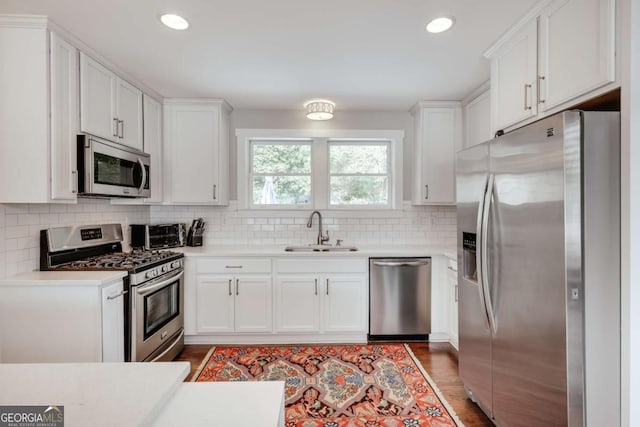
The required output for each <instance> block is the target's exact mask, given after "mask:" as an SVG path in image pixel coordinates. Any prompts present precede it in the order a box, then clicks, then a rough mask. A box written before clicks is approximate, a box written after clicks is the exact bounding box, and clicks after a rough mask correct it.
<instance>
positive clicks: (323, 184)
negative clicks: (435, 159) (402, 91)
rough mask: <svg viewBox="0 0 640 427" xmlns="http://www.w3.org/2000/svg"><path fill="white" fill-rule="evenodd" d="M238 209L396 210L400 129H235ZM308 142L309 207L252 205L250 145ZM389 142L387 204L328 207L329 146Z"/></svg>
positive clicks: (399, 190)
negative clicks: (388, 191) (309, 154)
mask: <svg viewBox="0 0 640 427" xmlns="http://www.w3.org/2000/svg"><path fill="white" fill-rule="evenodd" d="M236 138H237V153H238V157H237V189H238V191H237V206H238V210H251V211H256V210H265V211H278V210H279V211H282V212H290V211H292V210H309V209H323V210H332V211H349V210H358V211H363V210H367V211H372V212H374V211H375V212H384V211H387V212H388V211H397V210H401V209H402V208H403V206H402V196H403V194H402V192H403V188H402V182H403V167H402V166H403V140H404V131H403V130H354V129H348V130H339V129H337V130H330V129H236ZM305 140H306V141H311V203H310V204H309V205H254V204H253V198H252V192H251V187H250V183H251V181H250V180H251V177H250V176H249V175H250V173H249V172H250V170H251V167H252V166H251V164H250V163H249V162H250V161H251V142H252V141H254V142H270V141H271V142H279V143H282V142H285V141H292V142H297V141H305ZM336 141H340V142H353V143H357V142H359V141H362V142H364V143H376V142H378V143H384V142H386V143H388V144H389V153H388V159H387V160H388V162H389V165H390V169H389V176H390V177H391V179H390V181H391V182H390V183H389V188H390V190H391V192H390V194H389V203H388V204H387V205H331V204H330V200H329V180H330V175H329V144H330V143H331V142H336Z"/></svg>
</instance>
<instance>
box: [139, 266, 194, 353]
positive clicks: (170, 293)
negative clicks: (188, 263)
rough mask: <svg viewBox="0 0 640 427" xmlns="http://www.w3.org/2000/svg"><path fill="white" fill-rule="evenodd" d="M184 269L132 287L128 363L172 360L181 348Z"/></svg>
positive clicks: (182, 344) (182, 338) (182, 345)
mask: <svg viewBox="0 0 640 427" xmlns="http://www.w3.org/2000/svg"><path fill="white" fill-rule="evenodd" d="M183 276H184V270H183V269H180V270H177V272H175V271H174V272H172V273H171V274H169V275H164V276H160V277H158V278H156V279H154V280H151V281H149V282H145V283H143V284H141V285H139V286H134V287H132V294H133V295H132V297H133V307H132V315H131V319H132V325H131V329H132V330H131V361H132V362H143V361H145V362H146V361H149V362H153V361H161V360H173V358H174V357H175V356H177V355H178V353H180V351H181V350H182V348H183V347H184V327H183V326H184V278H183Z"/></svg>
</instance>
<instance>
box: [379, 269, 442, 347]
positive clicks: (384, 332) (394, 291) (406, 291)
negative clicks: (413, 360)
mask: <svg viewBox="0 0 640 427" xmlns="http://www.w3.org/2000/svg"><path fill="white" fill-rule="evenodd" d="M430 332H431V258H371V259H370V260H369V338H370V339H372V340H376V339H382V340H390V339H427V337H428V334H429V333H430Z"/></svg>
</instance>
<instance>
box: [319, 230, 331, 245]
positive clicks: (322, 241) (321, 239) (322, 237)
mask: <svg viewBox="0 0 640 427" xmlns="http://www.w3.org/2000/svg"><path fill="white" fill-rule="evenodd" d="M328 241H329V230H327V234H325V235H324V236H320V244H323V243H324V242H328Z"/></svg>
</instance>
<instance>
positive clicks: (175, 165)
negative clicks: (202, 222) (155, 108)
mask: <svg viewBox="0 0 640 427" xmlns="http://www.w3.org/2000/svg"><path fill="white" fill-rule="evenodd" d="M219 109H220V107H219V106H208V105H199V104H193V105H191V104H179V105H174V104H167V105H165V121H166V123H165V124H166V127H167V134H168V135H167V139H168V145H169V150H170V151H169V152H168V154H167V156H168V157H166V158H165V165H168V166H169V167H170V172H169V173H168V174H165V176H166V177H167V179H168V180H166V181H165V186H167V187H168V189H169V190H170V197H171V202H173V203H176V204H216V203H217V201H216V199H217V198H218V195H219V191H220V188H219V183H218V174H219V171H218V167H217V161H218V150H219V144H220V140H219V133H218V132H219V126H220V110H219Z"/></svg>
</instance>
